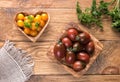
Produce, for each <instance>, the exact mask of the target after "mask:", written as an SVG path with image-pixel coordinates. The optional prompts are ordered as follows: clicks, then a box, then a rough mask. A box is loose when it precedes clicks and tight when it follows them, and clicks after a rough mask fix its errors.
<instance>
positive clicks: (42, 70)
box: [0, 41, 120, 75]
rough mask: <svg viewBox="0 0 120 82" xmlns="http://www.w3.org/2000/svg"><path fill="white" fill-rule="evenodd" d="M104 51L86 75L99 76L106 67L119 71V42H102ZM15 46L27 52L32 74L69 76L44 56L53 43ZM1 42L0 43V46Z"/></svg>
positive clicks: (29, 43) (26, 43)
mask: <svg viewBox="0 0 120 82" xmlns="http://www.w3.org/2000/svg"><path fill="white" fill-rule="evenodd" d="M102 43H103V44H104V49H103V51H102V52H101V54H100V55H99V57H98V58H97V60H96V61H95V62H94V63H93V65H92V66H91V67H90V69H89V70H88V72H87V73H86V74H101V72H102V70H103V69H104V68H106V67H107V66H116V67H118V68H119V69H120V62H118V61H119V60H120V58H119V57H120V50H119V49H120V41H102ZM15 44H16V46H17V47H19V48H22V49H24V50H26V51H28V52H29V53H30V54H31V55H32V57H33V58H34V61H35V67H34V74H43V75H49V74H70V73H68V72H66V71H65V70H64V69H63V68H62V67H61V66H60V65H59V64H58V63H56V62H53V61H52V60H51V59H49V58H48V56H47V55H46V53H47V50H48V48H49V47H50V45H52V44H53V42H37V43H32V42H15ZM2 45H3V42H0V46H2Z"/></svg>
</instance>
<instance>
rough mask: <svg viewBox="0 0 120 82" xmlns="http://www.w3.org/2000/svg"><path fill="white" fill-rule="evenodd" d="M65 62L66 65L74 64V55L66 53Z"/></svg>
mask: <svg viewBox="0 0 120 82" xmlns="http://www.w3.org/2000/svg"><path fill="white" fill-rule="evenodd" d="M65 61H66V63H68V64H73V63H74V62H75V54H74V53H73V52H71V51H69V52H67V55H66V57H65Z"/></svg>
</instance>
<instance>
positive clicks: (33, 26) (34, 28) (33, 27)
mask: <svg viewBox="0 0 120 82" xmlns="http://www.w3.org/2000/svg"><path fill="white" fill-rule="evenodd" d="M31 29H32V30H34V31H35V30H37V27H36V26H35V23H32V28H31Z"/></svg>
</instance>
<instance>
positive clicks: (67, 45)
mask: <svg viewBox="0 0 120 82" xmlns="http://www.w3.org/2000/svg"><path fill="white" fill-rule="evenodd" d="M62 43H63V44H64V45H65V46H66V47H71V46H72V41H71V40H70V39H69V38H67V37H65V38H63V39H62Z"/></svg>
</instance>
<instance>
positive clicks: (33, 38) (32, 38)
mask: <svg viewBox="0 0 120 82" xmlns="http://www.w3.org/2000/svg"><path fill="white" fill-rule="evenodd" d="M20 13H22V14H24V15H25V16H27V15H34V16H35V15H36V14H41V13H47V12H43V11H39V12H37V13H35V14H33V13H26V12H20ZM18 14H19V13H17V14H16V16H15V25H16V27H17V28H18V30H20V31H21V32H22V33H23V34H24V35H25V36H26V37H27V38H29V39H30V40H31V41H32V42H36V41H37V39H38V38H39V37H40V36H41V35H42V33H43V32H44V30H45V29H46V27H47V25H48V23H49V21H50V15H49V14H48V13H47V15H48V20H47V21H46V24H45V25H44V27H43V28H42V30H41V31H40V32H39V33H38V34H37V35H36V36H35V37H32V36H29V35H27V34H26V33H24V31H23V30H22V29H21V28H20V27H19V26H17V15H18Z"/></svg>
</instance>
